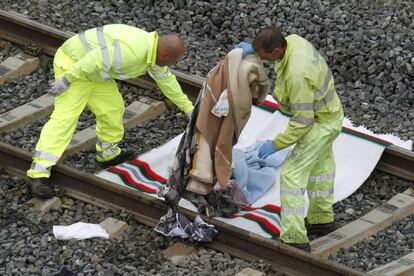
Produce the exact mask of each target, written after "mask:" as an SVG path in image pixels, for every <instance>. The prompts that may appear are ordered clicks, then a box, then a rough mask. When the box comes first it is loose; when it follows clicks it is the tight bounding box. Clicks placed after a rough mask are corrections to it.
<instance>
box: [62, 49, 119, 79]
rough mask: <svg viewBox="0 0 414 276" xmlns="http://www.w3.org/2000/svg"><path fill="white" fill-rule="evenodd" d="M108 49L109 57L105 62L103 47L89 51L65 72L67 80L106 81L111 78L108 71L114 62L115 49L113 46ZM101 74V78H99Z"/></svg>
mask: <svg viewBox="0 0 414 276" xmlns="http://www.w3.org/2000/svg"><path fill="white" fill-rule="evenodd" d="M107 49H108V52H107V53H108V58H107V59H106V61H105V62H104V60H103V54H102V50H101V49H95V50H92V51H90V52H88V53H87V54H86V55H85V56H83V57H82V58H81V59H80V60H78V61H77V62H76V63H74V64H73V65H72V67H70V68H69V70H68V71H67V72H66V74H65V76H66V78H67V80H68V81H69V82H70V83H72V82H74V81H76V80H89V81H105V80H108V79H110V76H109V75H108V72H109V70H110V69H111V66H112V63H113V49H112V46H109V47H108V48H107ZM99 75H100V76H101V78H99V77H98V78H97V76H99Z"/></svg>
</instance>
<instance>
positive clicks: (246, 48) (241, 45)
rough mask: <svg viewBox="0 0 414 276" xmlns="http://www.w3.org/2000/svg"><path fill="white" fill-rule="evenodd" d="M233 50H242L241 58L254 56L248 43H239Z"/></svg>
mask: <svg viewBox="0 0 414 276" xmlns="http://www.w3.org/2000/svg"><path fill="white" fill-rule="evenodd" d="M234 48H240V49H242V50H243V54H242V58H245V57H246V55H248V54H254V49H253V46H252V44H250V43H246V42H240V43H239V44H237V45H236V46H235V47H234Z"/></svg>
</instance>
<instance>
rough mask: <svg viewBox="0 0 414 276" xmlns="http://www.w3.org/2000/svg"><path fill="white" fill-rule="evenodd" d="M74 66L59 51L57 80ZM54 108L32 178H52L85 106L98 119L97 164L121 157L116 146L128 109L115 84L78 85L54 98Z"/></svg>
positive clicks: (84, 82)
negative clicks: (53, 167) (54, 166)
mask: <svg viewBox="0 0 414 276" xmlns="http://www.w3.org/2000/svg"><path fill="white" fill-rule="evenodd" d="M73 63H74V61H73V60H72V59H70V58H69V57H68V56H67V55H65V53H63V52H62V51H61V50H60V49H58V51H57V52H56V55H55V58H54V62H53V68H54V71H55V78H56V79H58V78H60V77H61V76H63V75H64V73H65V71H66V70H68V68H70V66H72V64H73ZM54 105H55V106H54V111H53V113H52V114H51V115H50V119H49V121H48V122H47V123H46V124H45V126H44V127H43V129H42V132H41V134H40V138H39V141H38V142H37V145H36V151H35V153H34V156H33V162H32V165H31V168H30V169H29V170H28V171H27V175H28V176H29V177H32V178H39V177H49V176H50V169H51V167H52V166H53V165H55V164H56V163H57V162H58V160H59V158H60V157H61V155H62V154H63V152H64V151H65V149H66V147H67V146H68V145H69V143H70V141H71V139H72V136H73V133H74V131H75V129H76V125H77V123H78V119H79V116H80V114H81V113H82V111H83V110H84V108H85V106H87V107H88V108H89V109H90V110H91V111H92V112H93V113H94V114H95V117H96V135H97V137H98V143H97V144H96V149H97V159H98V161H107V160H111V159H113V158H115V157H116V156H118V155H119V154H120V152H121V150H120V149H119V148H118V146H117V143H118V142H119V141H120V140H121V139H122V137H123V135H124V127H123V124H122V117H123V114H124V111H125V106H124V101H123V99H122V96H121V94H120V93H119V90H118V87H117V85H116V83H115V81H114V80H111V81H107V82H90V81H75V82H73V83H72V84H71V85H70V87H69V89H68V90H66V91H65V92H63V93H62V94H60V95H59V96H57V97H56V98H55V104H54Z"/></svg>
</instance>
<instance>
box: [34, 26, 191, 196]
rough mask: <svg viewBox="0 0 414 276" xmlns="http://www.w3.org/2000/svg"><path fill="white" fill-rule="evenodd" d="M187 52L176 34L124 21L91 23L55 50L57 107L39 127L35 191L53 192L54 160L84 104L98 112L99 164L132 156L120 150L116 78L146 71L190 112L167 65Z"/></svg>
mask: <svg viewBox="0 0 414 276" xmlns="http://www.w3.org/2000/svg"><path fill="white" fill-rule="evenodd" d="M184 52H185V46H184V43H183V42H182V40H181V39H180V38H179V37H178V36H176V35H166V36H160V37H159V36H158V34H157V33H156V32H146V31H144V30H141V29H139V28H135V27H132V26H128V25H123V24H113V25H105V26H102V27H98V28H93V29H90V30H87V31H85V32H82V33H80V34H77V35H75V36H73V37H71V38H69V39H68V40H67V41H66V42H65V43H64V44H63V45H62V46H61V47H60V48H59V49H58V50H57V52H56V55H55V58H54V61H53V68H54V72H55V81H54V82H53V83H52V85H51V86H52V91H53V93H54V94H55V96H56V98H55V108H54V111H53V113H52V115H51V116H50V119H49V121H48V122H47V123H46V125H45V126H44V127H43V129H42V132H41V134H40V138H39V141H38V143H37V145H36V151H35V153H34V156H33V162H32V164H31V167H30V169H29V170H28V171H27V176H28V177H29V178H30V180H31V182H32V183H31V184H32V191H33V193H34V195H36V196H38V197H41V198H50V197H52V196H53V195H54V192H53V188H52V185H51V183H50V181H49V177H50V173H51V168H52V166H53V165H55V164H56V163H57V162H58V160H59V158H60V157H61V155H62V154H63V152H64V151H65V149H66V147H67V146H68V144H69V143H70V141H71V138H72V136H73V133H74V131H75V129H76V125H77V122H78V119H79V116H80V114H81V113H82V111H83V110H84V108H85V106H87V107H88V108H89V109H90V110H91V111H92V112H93V113H94V114H95V117H96V135H97V137H98V140H97V143H96V159H97V161H98V162H100V163H101V164H102V166H103V167H106V166H113V165H116V164H119V163H121V162H124V161H126V160H129V159H132V158H134V157H135V152H133V151H128V150H121V149H120V148H119V147H118V143H119V142H120V141H121V139H122V137H123V135H124V128H123V125H122V117H123V114H124V110H125V107H124V102H123V99H122V96H121V94H120V93H119V91H118V87H117V85H116V82H115V79H121V80H125V79H129V78H135V77H138V76H141V75H144V74H146V73H148V74H149V75H150V76H151V77H152V78H153V79H154V80H155V82H156V83H157V85H158V86H159V88H160V89H161V91H162V92H163V93H164V94H165V95H166V96H167V97H168V98H169V99H170V100H171V101H172V102H173V103H174V104H176V105H177V106H178V107H179V108H180V109H181V110H182V111H183V112H185V113H186V114H187V116H190V114H191V111H192V110H193V105H192V103H191V102H190V101H189V100H188V98H187V96H186V95H185V94H184V93H183V91H182V90H181V87H180V85H179V84H178V82H177V80H176V78H175V76H174V75H173V74H172V73H171V72H170V70H169V69H168V67H167V66H169V65H172V64H174V63H176V62H177V61H178V60H179V59H180V58H182V56H183V55H184Z"/></svg>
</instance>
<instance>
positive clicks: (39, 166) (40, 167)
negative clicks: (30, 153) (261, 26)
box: [30, 163, 52, 173]
mask: <svg viewBox="0 0 414 276" xmlns="http://www.w3.org/2000/svg"><path fill="white" fill-rule="evenodd" d="M30 169H31V170H34V171H38V172H45V173H50V170H51V169H52V167H46V166H45V165H42V164H39V163H32V165H30Z"/></svg>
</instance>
